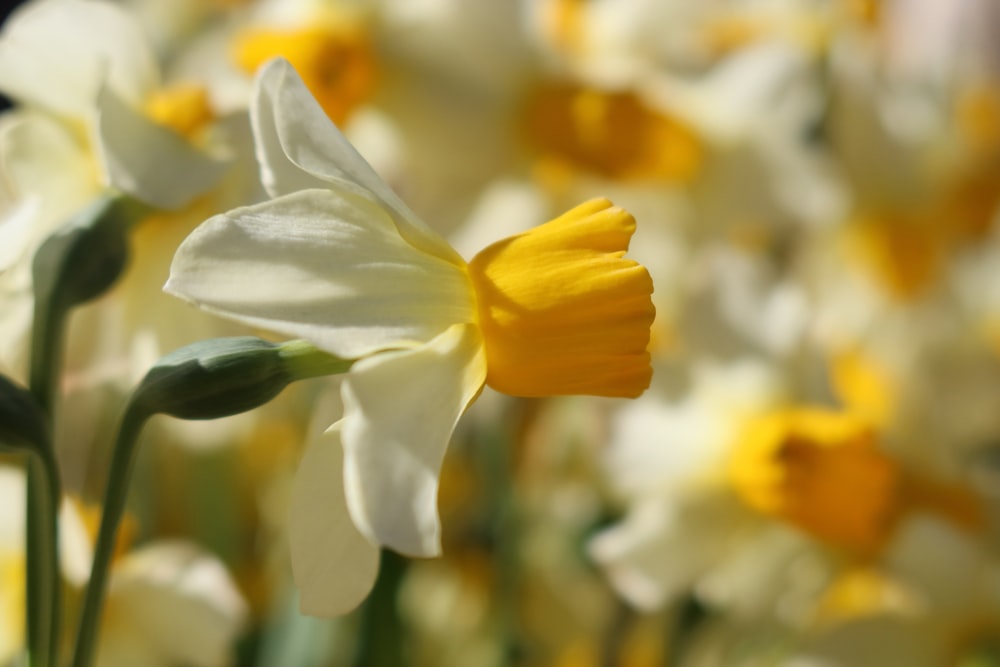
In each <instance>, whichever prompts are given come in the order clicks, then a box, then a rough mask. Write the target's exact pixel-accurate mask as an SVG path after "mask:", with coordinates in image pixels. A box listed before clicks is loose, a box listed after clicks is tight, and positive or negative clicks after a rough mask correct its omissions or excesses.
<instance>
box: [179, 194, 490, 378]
mask: <svg viewBox="0 0 1000 667" xmlns="http://www.w3.org/2000/svg"><path fill="white" fill-rule="evenodd" d="M164 289H166V290H167V291H168V292H171V293H172V294H175V295H177V296H180V297H182V298H185V299H188V300H189V301H193V302H195V303H197V304H198V305H200V306H203V307H205V308H207V309H209V310H212V311H215V312H218V313H221V314H224V315H227V316H230V317H233V318H235V319H238V320H240V321H242V322H245V323H247V324H250V325H253V326H259V327H264V328H268V329H272V330H274V331H278V332H281V333H284V334H288V335H291V336H297V337H300V338H305V339H308V340H310V341H312V342H313V343H315V344H316V345H318V346H320V347H322V348H324V349H326V350H328V351H330V352H332V353H334V354H337V355H340V356H343V357H352V358H353V357H358V356H361V355H364V354H368V353H370V352H372V351H374V350H379V349H384V348H385V347H402V346H405V345H417V344H420V343H423V342H425V341H428V340H430V339H431V338H433V337H435V336H437V335H438V334H440V333H441V332H442V331H444V330H445V329H447V328H448V327H449V326H451V325H452V324H455V323H456V322H470V321H473V317H474V307H475V306H474V304H473V302H472V298H473V297H472V293H471V288H470V287H469V285H468V279H467V277H466V275H465V272H464V269H463V268H461V267H458V266H455V265H453V264H450V263H449V262H447V261H444V260H441V259H439V258H438V257H435V256H432V255H428V254H426V253H423V252H421V251H419V250H416V249H415V248H413V247H412V246H411V245H409V244H408V243H407V242H406V241H405V240H404V239H403V238H401V237H400V235H399V233H398V231H397V230H396V227H395V226H394V225H393V224H392V221H391V220H390V219H389V217H388V214H387V213H386V212H385V210H384V209H382V208H380V207H379V206H378V205H377V204H375V203H373V202H371V201H370V200H368V199H364V198H361V197H357V196H354V195H352V194H350V193H348V192H342V193H334V192H330V191H327V190H304V191H302V192H297V193H295V194H291V195H287V196H285V197H280V198H278V199H274V200H271V201H269V202H264V203H261V204H257V205H256V206H249V207H246V208H240V209H235V210H233V211H230V212H229V213H226V214H224V215H219V216H216V217H214V218H212V219H210V220H208V221H207V222H205V223H204V224H203V225H201V226H200V227H198V229H196V230H195V231H194V232H193V233H192V234H191V236H189V237H188V238H187V239H186V240H185V241H184V243H182V244H181V246H180V248H179V249H178V250H177V253H176V255H175V256H174V262H173V265H172V266H171V270H170V280H169V281H168V282H167V285H166V286H165V288H164Z"/></svg>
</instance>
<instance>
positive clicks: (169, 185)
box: [97, 87, 226, 209]
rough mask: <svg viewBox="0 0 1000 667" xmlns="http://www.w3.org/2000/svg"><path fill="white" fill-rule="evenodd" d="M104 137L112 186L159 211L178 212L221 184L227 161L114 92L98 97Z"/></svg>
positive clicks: (106, 91) (102, 144)
mask: <svg viewBox="0 0 1000 667" xmlns="http://www.w3.org/2000/svg"><path fill="white" fill-rule="evenodd" d="M98 110H99V121H98V129H97V131H98V137H99V139H100V151H101V153H102V157H103V162H104V168H105V170H106V172H107V173H106V177H107V179H108V181H109V183H108V184H109V185H111V186H112V187H114V188H117V189H119V190H122V191H123V192H126V193H128V194H130V195H132V196H133V197H135V198H136V199H139V200H140V201H143V202H146V203H147V204H152V205H153V206H156V207H157V208H163V209H178V208H181V207H182V206H184V205H185V204H187V203H188V202H190V201H191V200H192V199H194V197H195V196H197V195H199V194H201V193H202V192H205V191H206V190H208V189H209V188H211V187H212V186H214V185H215V183H216V182H217V181H218V180H219V178H220V177H221V176H222V173H223V171H224V170H225V168H226V163H225V162H223V161H221V160H217V159H214V158H211V157H209V156H208V155H206V154H205V153H202V152H200V151H198V150H196V149H195V148H194V147H193V146H191V145H190V144H189V143H188V142H187V141H185V140H184V139H183V138H182V137H181V136H180V135H178V134H176V133H174V132H173V131H171V130H168V129H167V128H165V127H163V126H161V125H157V124H156V123H154V122H153V121H151V120H150V119H148V118H146V117H145V116H144V115H142V114H141V113H138V112H137V111H135V110H134V109H132V108H131V107H129V105H128V104H126V103H125V102H124V101H123V100H122V99H121V98H120V97H119V96H118V94H117V93H115V92H114V91H113V90H111V89H110V88H107V87H105V88H103V89H102V90H101V93H100V97H99V99H98Z"/></svg>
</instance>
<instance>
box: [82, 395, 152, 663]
mask: <svg viewBox="0 0 1000 667" xmlns="http://www.w3.org/2000/svg"><path fill="white" fill-rule="evenodd" d="M148 418H149V413H148V412H146V411H145V410H141V409H137V408H136V407H135V404H133V403H129V405H128V407H127V408H126V409H125V415H124V416H123V417H122V421H121V425H120V426H119V428H118V437H117V439H116V440H115V446H114V451H113V453H112V455H111V467H110V469H109V471H108V483H107V487H106V488H105V491H104V509H103V512H102V514H101V527H100V530H99V531H98V534H97V544H96V546H95V547H94V562H93V565H92V566H91V570H90V582H89V583H88V584H87V592H86V594H85V596H84V599H83V611H82V612H81V614H80V625H79V628H78V630H77V635H76V647H75V649H74V651H73V667H89V665H91V664H92V662H93V659H94V649H95V647H96V645H97V635H98V631H99V629H100V620H101V612H102V610H103V608H104V594H105V592H106V589H107V582H108V574H109V572H110V570H111V559H112V556H113V555H114V550H115V538H116V536H117V534H118V526H119V524H120V523H121V520H122V516H123V515H124V514H125V501H126V500H127V498H128V488H129V480H130V479H131V477H132V470H133V468H134V467H135V449H136V447H135V446H136V442H137V441H138V438H139V433H140V432H141V431H142V427H143V426H144V425H145V423H146V420H147V419H148Z"/></svg>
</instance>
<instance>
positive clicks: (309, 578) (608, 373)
mask: <svg viewBox="0 0 1000 667" xmlns="http://www.w3.org/2000/svg"><path fill="white" fill-rule="evenodd" d="M251 117H252V119H253V123H254V131H255V139H256V142H257V148H258V154H259V158H260V160H261V163H262V178H263V181H264V183H265V186H266V187H267V188H268V190H269V192H270V194H271V195H272V196H274V197H275V199H273V200H271V201H268V202H265V203H262V204H259V205H256V206H252V207H246V208H242V209H236V210H234V211H231V212H229V213H227V214H224V215H221V216H216V217H215V218H212V219H210V220H209V221H207V222H206V223H205V224H203V225H202V226H201V227H199V228H198V229H197V230H195V232H194V233H193V234H192V235H191V236H190V237H189V238H188V239H187V240H186V241H185V242H184V243H183V244H182V245H181V247H180V248H179V249H178V252H177V255H176V256H175V259H174V264H173V267H172V269H171V277H170V280H169V282H168V283H167V285H166V287H165V289H166V290H167V291H169V292H171V293H174V294H176V295H179V296H182V297H183V298H185V299H188V300H190V301H193V302H195V303H197V304H199V305H200V306H202V307H203V308H205V309H208V310H211V311H214V312H218V313H221V314H224V315H227V316H229V317H232V318H235V319H237V320H239V321H242V322H245V323H247V324H251V325H254V326H260V327H265V328H268V329H272V330H274V331H278V332H281V333H284V334H288V335H292V336H298V337H302V338H306V339H308V340H310V341H311V342H313V343H314V344H316V345H318V346H320V347H322V348H324V349H326V350H327V351H329V352H331V353H333V354H336V355H338V356H340V357H344V358H351V359H357V361H356V363H355V364H354V366H353V367H352V369H351V371H350V372H349V373H348V374H347V376H346V378H345V379H344V382H343V385H342V398H343V402H344V418H343V419H342V420H341V421H340V422H338V423H337V424H336V425H334V426H333V427H332V428H331V429H330V431H328V433H327V436H326V438H325V439H324V440H323V441H321V442H319V443H316V444H315V445H313V448H312V449H311V450H310V451H309V452H307V454H306V456H305V459H304V462H303V464H302V466H301V469H300V474H299V476H298V479H297V481H296V489H295V491H294V498H295V500H294V501H293V509H292V512H291V534H292V557H293V568H294V571H295V575H296V579H297V581H298V584H299V587H300V589H301V590H302V606H303V608H304V609H305V610H306V611H308V612H311V613H317V614H334V613H339V612H342V611H345V610H347V609H350V608H351V607H352V606H354V605H355V604H357V603H358V602H359V601H360V599H362V598H363V596H364V595H365V594H366V593H367V590H368V587H369V586H370V584H371V582H370V581H365V580H364V577H361V576H359V575H357V574H356V572H358V571H360V572H363V573H366V574H370V575H372V576H374V566H373V565H372V559H373V558H374V557H375V553H376V551H375V546H374V545H385V546H388V547H391V548H393V549H395V550H397V551H400V552H402V553H404V554H409V555H416V556H434V555H437V554H438V553H439V551H440V526H439V520H438V515H437V506H436V503H437V487H438V471H439V468H440V465H441V461H442V458H443V456H444V452H445V449H446V447H447V444H448V440H449V438H450V435H451V433H452V430H453V429H454V427H455V424H456V422H457V420H458V418H459V416H460V415H461V414H462V412H463V411H464V410H465V409H466V407H467V406H468V405H469V404H470V403H471V402H472V401H473V400H474V399H475V397H476V396H477V395H478V394H479V392H480V391H481V390H482V387H483V385H484V383H487V384H489V385H490V386H492V387H493V388H495V389H498V390H500V391H503V392H505V393H509V394H513V395H522V396H544V395H553V394H573V393H589V394H598V395H608V396H636V395H638V394H639V393H641V392H642V391H643V390H644V389H645V387H646V386H647V385H648V383H649V378H650V374H651V369H650V366H649V354H648V352H647V351H646V345H647V343H648V340H649V326H650V324H651V321H652V317H653V308H652V303H651V301H650V293H651V291H652V285H651V282H650V280H649V276H648V273H646V270H645V269H644V268H642V267H641V266H640V265H638V264H636V263H635V262H633V261H631V260H628V259H625V258H624V257H623V256H622V255H623V254H624V252H625V250H626V248H627V246H628V240H629V238H630V236H631V234H632V231H633V229H634V222H633V220H632V218H631V216H630V215H628V214H627V213H625V212H624V211H623V210H622V209H620V208H617V207H614V206H612V205H611V204H610V202H607V201H606V200H593V201H591V202H587V203H585V204H582V205H580V206H579V207H577V208H576V209H573V210H572V211H570V212H568V213H566V214H564V215H563V216H561V217H559V218H557V219H556V220H553V221H551V222H549V223H548V224H546V225H542V226H541V227H538V228H536V229H534V230H532V231H530V232H527V233H525V234H521V235H518V236H515V237H512V238H509V239H506V240H504V241H501V242H499V243H496V244H494V245H492V246H490V247H488V248H487V249H485V250H484V251H482V252H481V253H479V254H478V255H477V256H476V257H475V258H474V259H473V260H472V261H471V262H470V263H468V264H467V263H466V262H465V260H463V259H462V258H461V257H460V256H459V255H458V253H456V252H455V251H454V250H453V249H452V248H451V247H450V246H449V245H448V244H447V243H446V242H445V241H444V240H443V239H442V238H440V237H439V236H438V235H437V234H435V233H434V232H433V231H431V230H430V228H429V227H427V226H426V225H425V224H424V223H423V222H421V221H420V220H418V219H417V218H416V217H415V216H414V215H413V214H412V213H411V212H410V211H409V209H408V208H407V207H406V206H405V205H404V204H403V203H402V202H401V201H400V200H399V198H398V197H397V196H396V195H395V194H394V193H393V192H392V191H391V190H390V189H389V187H388V186H387V185H386V184H385V183H384V182H382V181H381V180H380V179H379V178H378V176H376V175H375V173H374V172H373V171H372V169H371V167H369V166H368V165H367V164H366V163H365V162H364V160H363V159H362V158H361V157H360V156H359V155H358V154H357V153H356V152H355V151H354V150H353V148H352V147H351V146H350V144H348V143H347V140H346V139H345V138H344V137H343V135H341V134H340V133H339V131H337V129H336V128H335V126H333V125H332V124H330V123H329V121H328V119H327V118H326V116H325V115H324V114H323V111H322V109H321V108H320V107H319V105H318V104H317V103H316V101H315V100H314V99H313V98H312V97H311V96H310V94H309V92H308V91H307V89H306V88H305V86H304V85H303V83H302V80H301V79H300V78H299V77H298V76H297V75H296V74H295V72H294V70H293V69H292V68H291V67H290V65H289V64H288V63H287V62H285V61H281V60H278V61H274V62H272V63H270V64H269V65H267V66H266V67H265V68H264V69H263V70H262V71H261V73H260V75H259V78H258V81H257V89H256V91H255V99H254V104H253V106H252V109H251ZM316 448H319V450H316ZM341 449H342V453H341ZM341 458H342V465H343V481H344V488H343V492H341V491H340V489H338V488H337V480H338V479H339V478H340V465H341ZM317 463H318V465H317ZM344 502H346V508H343V507H342V505H341V503H344ZM355 526H356V530H357V531H360V533H361V535H363V536H364V537H363V538H362V537H361V536H360V535H354V534H353V531H355ZM365 541H367V543H368V544H366V543H365ZM345 577H346V578H348V579H351V578H353V579H354V581H350V582H345V581H344V578H345Z"/></svg>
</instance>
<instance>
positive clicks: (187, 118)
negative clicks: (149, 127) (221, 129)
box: [146, 84, 215, 139]
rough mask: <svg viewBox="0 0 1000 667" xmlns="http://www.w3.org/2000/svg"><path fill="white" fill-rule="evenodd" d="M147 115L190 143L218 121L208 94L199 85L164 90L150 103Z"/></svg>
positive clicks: (180, 85) (150, 97) (147, 105)
mask: <svg viewBox="0 0 1000 667" xmlns="http://www.w3.org/2000/svg"><path fill="white" fill-rule="evenodd" d="M146 115H147V116H149V117H150V118H151V119H153V120H154V121H156V122H157V123H159V124H160V125H164V126H166V127H169V128H170V129H171V130H173V131H174V132H176V133H177V134H179V135H181V136H182V137H185V138H187V139H194V138H196V137H197V135H198V133H199V132H200V131H201V130H202V129H203V128H204V127H205V126H207V125H208V124H209V123H211V122H212V121H213V120H214V119H215V112H214V111H213V110H212V105H211V102H210V101H209V99H208V92H207V91H206V90H205V88H204V87H203V86H199V85H196V84H178V85H175V86H170V87H167V88H161V89H159V90H157V91H155V92H154V93H152V94H151V95H150V96H149V97H148V98H147V99H146Z"/></svg>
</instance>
